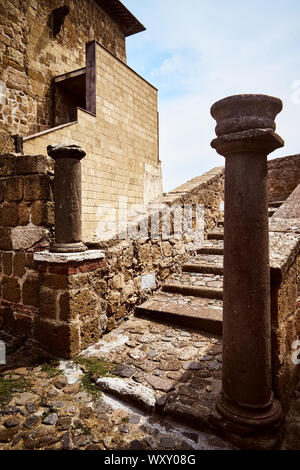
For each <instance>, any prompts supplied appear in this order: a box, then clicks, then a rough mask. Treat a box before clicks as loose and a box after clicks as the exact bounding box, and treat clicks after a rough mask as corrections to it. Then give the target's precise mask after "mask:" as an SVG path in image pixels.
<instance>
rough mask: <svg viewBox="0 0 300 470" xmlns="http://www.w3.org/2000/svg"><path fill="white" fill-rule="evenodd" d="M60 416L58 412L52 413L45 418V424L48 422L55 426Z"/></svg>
mask: <svg viewBox="0 0 300 470" xmlns="http://www.w3.org/2000/svg"><path fill="white" fill-rule="evenodd" d="M57 420H58V416H57V414H56V413H50V414H49V415H48V416H46V417H45V418H44V419H43V424H48V425H50V426H54V425H55V424H56V423H57Z"/></svg>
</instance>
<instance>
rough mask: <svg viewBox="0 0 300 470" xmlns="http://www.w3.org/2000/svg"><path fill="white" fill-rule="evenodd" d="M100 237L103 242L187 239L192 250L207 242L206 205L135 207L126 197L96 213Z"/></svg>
mask: <svg viewBox="0 0 300 470" xmlns="http://www.w3.org/2000/svg"><path fill="white" fill-rule="evenodd" d="M97 219H98V225H97V230H96V233H97V236H98V237H99V238H101V239H102V240H103V239H105V240H109V239H113V238H118V239H119V240H126V239H131V240H138V239H146V240H147V239H151V240H157V239H159V238H161V239H163V240H168V239H170V238H176V239H177V240H180V239H184V240H185V241H188V242H189V243H190V249H194V248H195V245H197V246H199V244H201V243H202V242H203V240H204V227H205V222H204V206H203V205H201V204H184V205H180V204H174V205H171V206H169V205H167V204H159V203H157V204H155V203H154V204H150V205H148V206H144V205H142V204H134V205H133V204H132V205H130V207H129V208H128V202H127V197H126V196H121V197H119V201H118V204H117V205H116V206H114V205H113V203H106V204H103V205H101V206H99V207H98V210H97Z"/></svg>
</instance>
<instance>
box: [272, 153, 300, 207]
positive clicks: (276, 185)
mask: <svg viewBox="0 0 300 470" xmlns="http://www.w3.org/2000/svg"><path fill="white" fill-rule="evenodd" d="M268 170H269V173H268V185H269V199H270V201H284V200H285V199H286V198H287V197H288V196H289V195H290V194H291V193H292V192H293V191H294V189H295V188H296V186H298V184H299V183H300V155H291V156H289V157H283V158H276V159H274V160H270V161H269V162H268Z"/></svg>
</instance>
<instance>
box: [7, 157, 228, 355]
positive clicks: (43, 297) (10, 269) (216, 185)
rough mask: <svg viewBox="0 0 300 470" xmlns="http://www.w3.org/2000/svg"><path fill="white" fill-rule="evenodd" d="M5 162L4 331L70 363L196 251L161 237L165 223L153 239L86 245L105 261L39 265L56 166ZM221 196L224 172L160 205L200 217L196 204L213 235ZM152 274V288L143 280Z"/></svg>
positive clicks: (179, 239) (38, 160)
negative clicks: (99, 252)
mask: <svg viewBox="0 0 300 470" xmlns="http://www.w3.org/2000/svg"><path fill="white" fill-rule="evenodd" d="M1 163H2V165H1V174H2V176H1V180H0V188H2V189H1V190H0V196H1V198H2V199H1V201H2V202H1V213H2V225H1V228H0V232H1V234H0V235H1V236H0V240H1V244H0V250H1V271H0V276H1V284H0V285H1V294H0V295H1V307H0V324H1V327H2V328H3V329H5V330H8V331H10V332H12V333H16V334H25V335H26V336H28V338H31V339H33V340H35V341H37V342H38V343H39V344H40V345H41V346H42V347H43V348H44V349H46V350H47V351H48V352H51V353H53V354H58V355H61V356H62V357H72V356H74V355H76V354H78V353H79V352H80V351H81V350H82V349H84V348H86V347H88V346H89V345H91V344H93V343H95V342H97V341H98V339H99V337H100V336H101V335H102V334H103V333H104V332H105V331H110V330H112V329H113V328H115V327H116V326H117V325H118V324H119V323H120V322H122V320H123V319H125V318H127V317H128V315H130V314H131V313H133V311H134V308H135V306H136V305H138V304H139V303H141V302H143V301H144V300H146V299H147V298H148V297H149V296H150V295H151V294H152V293H153V291H155V290H157V289H158V288H159V287H160V286H161V284H162V282H163V281H164V279H165V278H166V277H167V276H168V275H169V274H170V273H172V272H176V271H178V270H179V269H180V266H181V264H182V262H184V261H185V260H187V259H188V258H189V257H191V256H192V255H193V254H194V251H193V250H195V249H196V247H197V246H196V245H194V244H192V242H193V240H192V239H191V237H190V235H189V232H187V233H185V234H184V235H183V236H180V235H179V234H178V233H177V232H175V229H174V226H171V227H170V236H168V237H167V236H164V234H163V232H162V220H161V219H160V220H158V236H157V237H156V238H155V239H152V238H151V233H150V232H149V237H148V238H147V237H144V238H137V239H133V238H130V237H129V238H127V239H126V240H119V239H116V238H113V239H111V240H106V241H101V240H99V239H95V238H93V239H92V240H90V239H86V240H84V241H85V242H86V244H87V245H88V246H89V248H90V250H93V249H95V248H97V249H103V250H104V259H95V260H88V259H84V260H81V261H80V260H77V261H76V262H74V261H68V262H54V261H53V260H52V261H49V262H41V261H40V260H39V259H36V261H34V257H35V258H36V257H37V256H38V255H37V253H36V252H41V251H43V252H44V250H46V251H47V249H48V248H49V244H50V242H51V239H52V238H53V202H52V183H53V181H52V180H53V176H52V175H53V166H52V161H51V160H50V159H48V158H47V157H43V156H36V157H33V156H25V157H24V156H18V155H12V154H11V155H6V156H2V157H1ZM223 192H224V169H223V168H219V169H214V170H212V171H211V172H208V173H207V174H205V175H202V176H201V177H199V178H196V179H194V180H192V181H191V182H188V183H187V184H186V185H184V186H182V187H180V188H178V189H177V190H174V191H173V192H171V193H169V194H168V195H166V196H165V197H163V198H162V200H161V203H162V204H163V207H168V206H172V205H173V204H175V205H176V206H179V207H181V208H182V207H183V206H184V205H185V204H192V205H193V207H194V210H195V211H196V207H197V206H196V205H197V204H199V205H201V204H205V210H204V219H205V220H204V221H203V222H204V223H203V227H205V230H209V229H211V228H213V227H214V226H215V225H216V223H217V221H218V220H219V219H220V218H221V216H222V215H221V213H220V210H219V207H220V201H221V200H223V197H224V195H223ZM151 210H154V209H153V208H152V209H151V208H150V210H149V215H148V216H147V217H146V221H147V224H148V227H149V226H150V223H149V222H150V215H151ZM155 210H156V211H157V208H156V209H155ZM144 219H145V217H144ZM192 220H193V221H194V217H192ZM140 223H141V220H140V221H139V224H140ZM171 225H172V223H171ZM131 228H132V227H129V233H131V232H130V231H131ZM191 229H193V227H191ZM122 235H123V234H122ZM87 253H88V256H90V255H92V251H88V252H87ZM149 275H150V278H151V279H150V280H151V282H150V285H149V284H147V283H146V282H145V280H146V278H145V277H144V276H149Z"/></svg>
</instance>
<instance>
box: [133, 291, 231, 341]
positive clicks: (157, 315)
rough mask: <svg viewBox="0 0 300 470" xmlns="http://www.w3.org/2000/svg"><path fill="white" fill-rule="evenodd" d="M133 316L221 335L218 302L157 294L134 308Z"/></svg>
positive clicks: (221, 312) (221, 316)
mask: <svg viewBox="0 0 300 470" xmlns="http://www.w3.org/2000/svg"><path fill="white" fill-rule="evenodd" d="M135 315H136V316H143V317H148V318H151V319H153V320H156V321H157V320H158V321H162V322H168V323H171V324H176V325H182V326H184V327H185V328H193V329H196V330H201V331H205V332H208V333H213V334H217V335H221V334H222V321H223V309H222V302H221V301H218V300H211V299H207V298H201V299H200V298H196V297H189V296H183V295H174V294H168V293H164V292H159V293H158V294H156V295H155V296H153V297H151V299H149V300H147V301H146V302H144V303H143V304H142V305H140V306H138V307H136V309H135Z"/></svg>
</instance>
